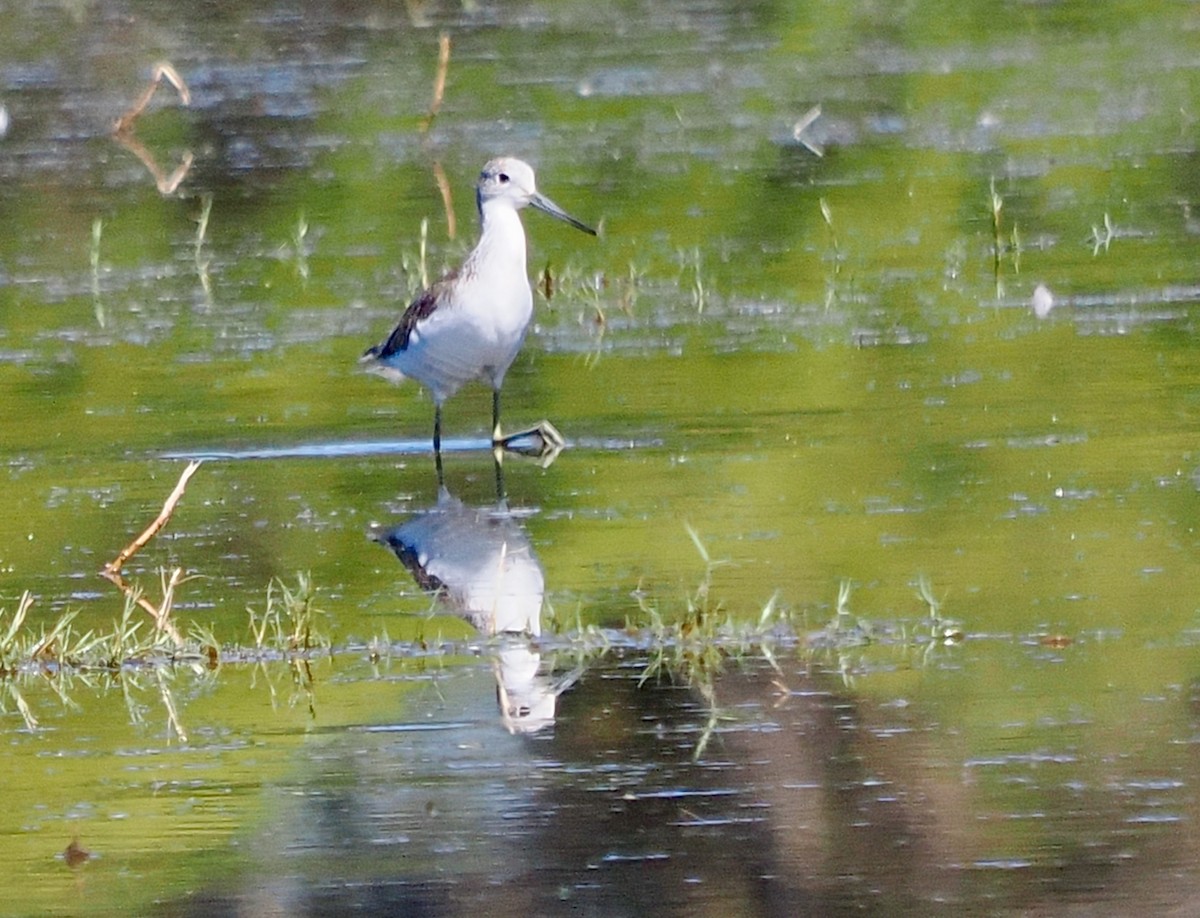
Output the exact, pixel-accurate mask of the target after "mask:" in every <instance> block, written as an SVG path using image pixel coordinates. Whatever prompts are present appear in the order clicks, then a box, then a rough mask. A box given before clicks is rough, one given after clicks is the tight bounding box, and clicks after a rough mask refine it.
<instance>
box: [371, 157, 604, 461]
mask: <svg viewBox="0 0 1200 918" xmlns="http://www.w3.org/2000/svg"><path fill="white" fill-rule="evenodd" d="M475 191H476V201H477V203H478V205H479V223H480V234H479V242H478V243H477V244H476V246H475V248H474V249H473V250H472V252H471V254H470V255H468V256H467V259H466V261H464V262H463V265H462V267H461V268H459V269H458V270H457V271H451V272H450V273H449V274H447V275H446V276H445V277H443V278H442V279H441V280H439V281H438V282H437V283H435V284H434V285H433V286H432V287H430V288H429V289H428V290H424V291H422V292H421V294H420V295H419V296H418V297H417V298H416V299H415V300H413V301H412V303H410V304H409V307H408V309H406V310H405V311H404V315H403V317H402V318H401V319H400V324H399V325H397V326H396V328H395V329H394V330H393V331H392V333H391V334H390V335H389V336H388V337H387V339H386V340H385V341H383V342H382V343H381V344H377V345H375V346H374V347H372V348H369V349H368V350H367V352H366V353H365V354H363V358H362V359H363V362H364V363H366V364H368V366H369V368H370V369H371V370H373V371H374V372H377V373H380V374H381V375H383V376H387V377H389V378H391V379H393V380H395V381H397V382H399V381H400V380H403V379H404V378H405V377H411V378H413V379H415V380H416V381H417V382H419V383H421V385H423V386H424V387H425V388H426V389H428V390H429V392H430V393H431V394H432V395H433V404H434V413H433V450H434V453H435V455H437V456H438V457H439V459H440V455H441V446H442V403H443V402H444V401H445V400H446V399H448V398H449V397H450V396H452V395H453V394H454V393H455V392H457V391H458V390H459V388H460V387H461V386H462V385H463V384H464V383H467V382H470V381H471V380H474V379H482V380H483V381H484V382H487V383H489V384H491V387H492V444H493V445H494V446H505V445H506V444H507V443H509V442H511V441H513V440H515V439H517V438H518V437H523V436H528V435H529V434H540V435H541V437H542V442H543V444H544V445H547V446H553V447H554V448H556V449H557V448H559V447H561V446H562V438H561V436H560V435H559V433H558V431H556V430H555V429H554V426H553V425H552V424H550V423H549V422H548V421H543V422H541V424H539V425H538V426H537V427H535V428H533V429H532V430H530V431H522V432H521V433H518V434H512V435H510V436H508V437H505V436H504V435H503V433H502V432H501V429H500V386H501V385H502V384H503V383H504V374H505V373H507V372H508V368H509V367H510V366H511V365H512V362H513V360H514V358H516V356H517V352H518V351H520V349H521V343H522V342H523V341H524V340H525V332H526V330H528V328H529V322H530V319H532V318H533V293H532V291H531V290H530V289H529V276H528V274H527V273H526V267H525V228H524V226H523V225H522V224H521V217H520V215H519V214H518V211H519V210H520V209H521V208H522V207H525V206H527V205H528V206H532V207H535V208H537V209H538V210H540V211H542V212H543V213H547V214H549V215H550V216H552V217H557V218H558V219H559V220H563V221H565V222H567V223H569V224H571V225H572V226H573V227H575V228H576V229H579V230H583V232H585V233H590V234H591V235H593V236H594V235H596V231H595V230H594V229H592V228H591V227H589V226H585V225H584V224H582V223H580V222H579V221H578V220H576V219H575V218H574V217H572V216H571V215H570V214H568V213H567V212H566V211H564V210H563V209H562V208H561V207H559V206H558V205H557V204H555V203H554V202H553V201H551V200H550V199H549V198H547V197H544V196H543V195H541V194H539V193H538V191H537V188H536V187H535V185H534V176H533V169H532V168H530V166H529V165H528V164H527V163H524V162H522V161H521V160H519V159H514V158H512V157H502V158H500V159H493V160H491V161H490V162H489V163H488V164H487V165H486V166H484V167H483V171H482V172H481V173H480V174H479V182H478V183H477V184H476V186H475Z"/></svg>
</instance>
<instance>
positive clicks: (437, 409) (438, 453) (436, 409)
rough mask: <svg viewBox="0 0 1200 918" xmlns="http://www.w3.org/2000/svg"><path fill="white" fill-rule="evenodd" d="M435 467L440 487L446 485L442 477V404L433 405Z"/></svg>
mask: <svg viewBox="0 0 1200 918" xmlns="http://www.w3.org/2000/svg"><path fill="white" fill-rule="evenodd" d="M433 467H434V469H435V470H436V471H437V480H438V487H439V488H441V487H444V482H443V477H442V406H441V403H440V402H439V403H438V404H436V405H434V406H433Z"/></svg>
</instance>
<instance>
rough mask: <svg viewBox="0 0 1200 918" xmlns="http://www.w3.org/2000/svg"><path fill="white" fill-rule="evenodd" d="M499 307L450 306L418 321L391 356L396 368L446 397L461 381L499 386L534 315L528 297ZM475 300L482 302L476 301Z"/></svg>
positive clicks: (437, 394) (439, 395) (455, 389)
mask: <svg viewBox="0 0 1200 918" xmlns="http://www.w3.org/2000/svg"><path fill="white" fill-rule="evenodd" d="M526 298H527V305H525V304H522V303H520V302H517V303H515V304H513V303H509V304H507V308H504V309H492V310H472V309H466V308H460V307H454V306H451V307H449V308H447V309H446V310H445V311H439V313H435V314H434V315H432V316H430V317H429V319H427V320H425V321H423V322H421V323H419V324H418V325H417V327H416V328H415V329H414V330H413V333H412V335H411V337H410V339H409V343H408V347H407V348H405V349H404V350H403V351H401V352H398V353H397V354H396V355H395V358H396V359H395V360H393V361H392V363H393V365H394V366H395V367H396V369H398V370H400V371H401V372H402V373H403V374H404V375H405V376H409V377H411V378H413V379H415V380H417V381H418V382H420V383H421V384H423V385H424V386H425V387H426V388H428V389H429V390H431V391H432V392H433V395H434V398H435V399H438V400H441V399H445V398H449V397H450V396H451V395H453V394H454V393H455V392H456V391H457V390H458V389H459V388H460V387H461V386H462V385H463V384H464V383H467V382H470V381H472V380H474V379H479V378H483V379H484V380H485V381H486V382H488V383H490V384H491V385H492V386H493V387H494V388H499V386H500V384H501V383H502V382H503V381H504V375H505V373H507V372H508V368H509V366H511V365H512V362H513V360H514V359H515V358H516V356H517V352H518V351H520V349H521V344H522V343H523V342H524V340H525V332H526V330H527V329H528V327H529V321H530V319H531V318H532V315H533V303H532V297H529V296H528V293H527V294H526ZM480 302H486V301H485V300H482V299H481V300H480Z"/></svg>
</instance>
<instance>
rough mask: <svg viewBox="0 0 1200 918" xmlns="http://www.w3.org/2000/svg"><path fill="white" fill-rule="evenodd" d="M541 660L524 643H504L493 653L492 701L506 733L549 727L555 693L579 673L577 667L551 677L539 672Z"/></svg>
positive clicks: (580, 669) (554, 706)
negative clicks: (493, 685) (563, 674)
mask: <svg viewBox="0 0 1200 918" xmlns="http://www.w3.org/2000/svg"><path fill="white" fill-rule="evenodd" d="M541 661H542V656H541V654H540V653H537V652H535V651H534V650H533V649H532V648H531V647H530V646H529V644H527V643H507V644H505V646H504V647H502V648H501V650H500V651H499V653H497V654H496V657H495V659H494V661H493V670H494V672H495V675H496V703H497V704H498V705H499V707H500V719H501V721H502V722H503V724H504V728H505V729H506V730H508V732H509V733H512V734H514V735H516V734H532V733H537V732H538V731H540V730H544V729H545V728H546V727H551V726H553V725H554V718H555V713H556V710H557V706H558V696H559V695H561V694H562V693H563V692H565V691H566V690H567V689H569V688H570V687H571V686H572V685H574V684H575V683H576V682H578V681H579V677H580V676H581V675H583V667H579V668H577V669H575V670H572V671H571V672H570V673H567V674H566V675H565V676H563V677H561V678H558V679H555V678H554V677H553V676H551V675H550V674H549V673H545V674H543V673H541V672H540V669H541Z"/></svg>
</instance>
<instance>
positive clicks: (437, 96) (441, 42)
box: [421, 32, 450, 133]
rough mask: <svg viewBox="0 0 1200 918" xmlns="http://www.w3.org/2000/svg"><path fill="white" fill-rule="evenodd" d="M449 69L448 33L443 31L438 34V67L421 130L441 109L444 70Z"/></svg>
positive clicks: (423, 130) (444, 94) (444, 89)
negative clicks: (431, 96)
mask: <svg viewBox="0 0 1200 918" xmlns="http://www.w3.org/2000/svg"><path fill="white" fill-rule="evenodd" d="M449 69H450V34H449V33H448V32H443V33H442V34H441V35H439V36H438V67H437V74H436V75H435V76H434V78H433V100H432V101H431V102H430V103H429V114H428V115H427V116H426V117H425V121H424V123H423V124H422V125H421V131H422V133H424V132H425V131H428V130H429V128H430V126H431V125H432V124H433V119H434V118H436V117H437V113H438V111H439V110H441V107H442V99H443V98H445V96H446V71H448V70H449Z"/></svg>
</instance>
